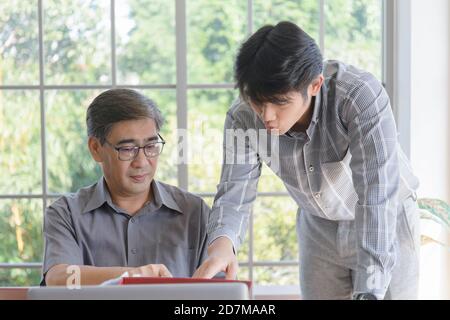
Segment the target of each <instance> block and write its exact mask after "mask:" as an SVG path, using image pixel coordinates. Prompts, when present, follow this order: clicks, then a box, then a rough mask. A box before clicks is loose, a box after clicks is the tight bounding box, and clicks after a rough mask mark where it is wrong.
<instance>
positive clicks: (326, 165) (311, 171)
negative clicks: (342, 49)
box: [208, 61, 418, 297]
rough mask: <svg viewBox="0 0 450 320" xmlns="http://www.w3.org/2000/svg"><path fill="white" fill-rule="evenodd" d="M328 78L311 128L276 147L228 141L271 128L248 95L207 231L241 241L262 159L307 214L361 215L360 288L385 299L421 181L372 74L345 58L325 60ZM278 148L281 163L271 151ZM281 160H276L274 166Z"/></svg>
mask: <svg viewBox="0 0 450 320" xmlns="http://www.w3.org/2000/svg"><path fill="white" fill-rule="evenodd" d="M323 75H324V78H325V81H324V84H323V86H322V88H321V90H320V94H318V95H317V97H316V98H315V102H314V111H313V116H312V120H311V123H310V125H309V128H308V129H307V131H306V133H299V132H293V131H288V132H287V133H286V134H284V135H282V136H280V137H279V138H278V143H277V144H276V148H277V150H275V149H274V147H273V144H269V146H267V143H261V141H260V140H261V138H260V137H259V136H256V137H254V138H252V137H249V139H248V140H249V141H248V142H247V143H246V144H245V145H244V146H243V147H242V146H239V145H234V146H232V147H230V145H229V144H228V143H226V142H225V141H226V140H227V139H228V142H229V136H228V137H227V135H229V133H230V132H233V131H236V130H241V131H242V130H243V131H246V130H249V129H253V130H255V129H256V130H264V131H265V127H264V123H263V122H262V121H261V119H260V118H259V117H258V116H257V115H256V113H255V112H253V110H252V109H251V108H250V107H249V106H248V105H247V104H246V103H245V102H244V101H242V100H240V99H238V100H236V101H235V102H234V103H233V105H232V107H231V108H230V110H229V111H228V113H227V117H226V120H225V132H226V133H225V138H224V155H226V156H227V157H230V155H231V157H234V159H235V158H236V157H244V158H245V159H246V161H245V163H241V162H239V163H236V161H235V162H234V163H233V161H225V158H226V157H225V156H224V163H223V166H222V174H221V180H220V183H219V185H218V192H217V194H216V197H215V200H214V205H213V210H212V212H211V216H210V220H209V224H208V234H209V239H210V240H209V241H210V242H212V241H213V240H214V239H216V238H217V237H219V236H226V237H228V238H230V240H231V241H232V242H233V244H234V246H235V248H236V249H238V248H239V246H240V244H241V243H242V241H243V239H244V236H245V233H246V230H247V225H248V218H249V214H250V210H251V206H252V203H253V201H254V200H255V198H256V194H257V183H258V179H259V177H260V174H261V163H262V162H265V163H267V164H268V166H269V167H271V168H272V170H273V171H274V172H275V174H276V175H277V176H278V177H280V178H281V180H282V181H283V182H284V184H285V186H286V188H287V190H288V192H289V194H290V195H291V196H292V198H293V199H294V200H295V201H296V202H297V204H298V205H299V207H300V208H301V209H302V211H303V213H304V214H312V215H315V216H319V217H322V218H325V219H329V220H353V219H354V220H355V225H356V233H357V236H356V238H357V244H356V246H357V248H358V250H357V269H356V279H355V280H356V281H355V285H354V291H355V292H373V293H375V294H376V295H377V296H379V297H382V296H384V294H385V292H386V290H387V287H388V285H389V282H390V277H391V276H390V274H391V271H392V269H393V266H394V264H395V250H394V241H395V237H396V230H395V225H396V216H397V207H398V205H399V204H400V203H401V202H402V201H403V200H404V199H406V198H408V197H409V196H411V195H414V194H415V190H416V189H417V187H418V180H417V178H416V177H415V176H414V175H413V173H412V170H411V167H410V165H409V162H408V159H407V158H406V156H405V155H404V153H403V152H402V150H401V148H400V146H399V144H398V140H397V130H396V126H395V121H394V117H393V114H392V110H391V106H390V101H389V97H388V95H387V93H386V91H385V90H384V88H383V87H382V85H381V84H380V82H379V81H378V80H377V79H376V78H375V77H374V76H372V75H371V74H369V73H367V72H364V71H361V70H359V69H356V68H355V67H353V66H349V65H345V64H343V63H341V62H338V61H326V62H325V64H324V72H323ZM275 151H276V152H277V153H278V155H279V158H278V159H277V161H271V159H272V160H273V158H268V157H267V156H265V155H267V154H271V152H275ZM275 162H276V163H275ZM374 268H375V269H376V270H379V273H380V274H379V275H380V278H379V279H377V280H378V281H381V282H380V283H381V286H379V287H377V288H367V286H368V283H369V282H370V281H371V279H370V277H371V273H370V271H368V270H371V269H372V270H374Z"/></svg>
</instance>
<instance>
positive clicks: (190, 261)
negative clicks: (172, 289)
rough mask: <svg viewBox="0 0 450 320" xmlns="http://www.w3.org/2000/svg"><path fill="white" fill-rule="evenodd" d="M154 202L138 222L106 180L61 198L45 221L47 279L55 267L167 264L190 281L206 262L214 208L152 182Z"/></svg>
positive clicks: (179, 191) (52, 206)
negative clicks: (208, 226) (117, 202)
mask: <svg viewBox="0 0 450 320" xmlns="http://www.w3.org/2000/svg"><path fill="white" fill-rule="evenodd" d="M152 188H153V194H154V197H153V201H151V202H149V203H147V204H146V205H145V206H144V207H143V208H142V209H141V210H139V211H138V212H137V213H136V214H135V215H134V216H130V215H129V214H127V213H126V212H125V211H124V210H122V209H120V208H118V207H117V206H116V205H114V204H113V203H112V201H111V196H110V194H109V191H108V189H107V187H106V183H105V181H104V179H103V178H101V179H100V180H99V182H97V183H96V184H94V185H92V186H89V187H86V188H83V189H80V190H79V191H78V192H77V193H75V194H69V195H66V196H63V197H61V198H59V199H58V200H57V201H55V202H54V203H53V204H52V205H50V206H49V207H48V208H47V210H46V213H45V218H44V237H45V253H44V266H43V274H44V275H45V273H46V272H47V271H48V270H49V269H50V268H51V267H52V266H54V265H57V264H69V265H91V266H97V267H112V266H127V267H138V266H143V265H146V264H164V265H166V266H167V268H168V269H169V271H170V272H171V273H172V275H173V276H175V277H190V276H192V274H193V273H194V271H195V270H196V269H197V267H198V266H199V265H200V264H201V262H202V261H203V260H204V259H205V258H206V224H207V220H208V216H209V211H210V209H209V207H208V206H207V205H206V204H205V202H204V201H203V200H202V199H201V198H199V197H197V196H195V195H193V194H190V193H188V192H185V191H182V190H181V189H179V188H176V187H173V186H170V185H167V184H164V183H161V182H157V181H153V182H152Z"/></svg>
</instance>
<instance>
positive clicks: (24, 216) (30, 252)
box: [0, 199, 43, 263]
mask: <svg viewBox="0 0 450 320" xmlns="http://www.w3.org/2000/svg"><path fill="white" fill-rule="evenodd" d="M42 216H43V214H42V200H40V199H11V200H9V199H6V200H0V262H2V263H6V262H12V263H13V262H39V261H42V257H43V240H42Z"/></svg>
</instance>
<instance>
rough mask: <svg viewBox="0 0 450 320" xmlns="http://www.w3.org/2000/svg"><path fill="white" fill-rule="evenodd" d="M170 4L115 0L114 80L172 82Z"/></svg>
mask: <svg viewBox="0 0 450 320" xmlns="http://www.w3.org/2000/svg"><path fill="white" fill-rule="evenodd" d="M174 5H175V1H167V0H127V1H116V34H117V66H118V82H120V83H125V84H167V83H175V8H174ZM143 8H145V10H144V9H143Z"/></svg>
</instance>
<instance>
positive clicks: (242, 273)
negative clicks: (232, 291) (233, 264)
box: [237, 267, 250, 281]
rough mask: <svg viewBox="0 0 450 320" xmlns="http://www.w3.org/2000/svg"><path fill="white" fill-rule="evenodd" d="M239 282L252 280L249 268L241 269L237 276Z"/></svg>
mask: <svg viewBox="0 0 450 320" xmlns="http://www.w3.org/2000/svg"><path fill="white" fill-rule="evenodd" d="M237 280H243V281H245V280H250V278H249V273H248V267H239V270H238V274H237Z"/></svg>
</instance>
